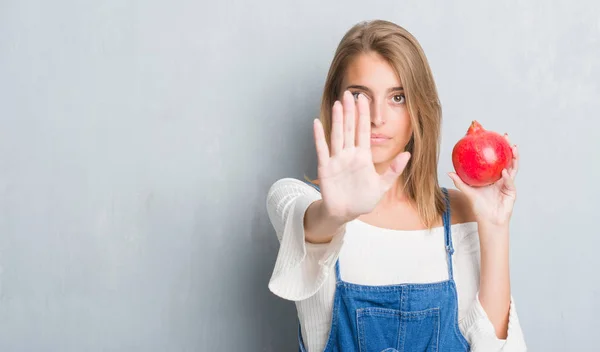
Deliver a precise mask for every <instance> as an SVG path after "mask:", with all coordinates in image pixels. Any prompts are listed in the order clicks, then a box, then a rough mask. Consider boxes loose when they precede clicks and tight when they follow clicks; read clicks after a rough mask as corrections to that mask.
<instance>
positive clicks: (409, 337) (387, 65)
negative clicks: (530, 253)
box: [267, 21, 526, 352]
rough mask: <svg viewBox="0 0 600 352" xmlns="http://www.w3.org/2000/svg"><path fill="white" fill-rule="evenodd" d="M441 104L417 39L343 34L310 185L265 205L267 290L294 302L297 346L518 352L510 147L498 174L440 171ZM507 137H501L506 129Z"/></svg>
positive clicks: (360, 30) (291, 182) (365, 26)
mask: <svg viewBox="0 0 600 352" xmlns="http://www.w3.org/2000/svg"><path fill="white" fill-rule="evenodd" d="M440 125H441V107H440V103H439V99H438V95H437V90H436V86H435V83H434V80H433V77H432V74H431V70H430V68H429V64H428V62H427V59H426V57H425V54H424V53H423V51H422V48H421V47H420V45H419V43H418V42H417V40H416V39H415V38H414V37H413V36H412V35H411V34H410V33H409V32H407V31H406V30H405V29H403V28H402V27H399V26H398V25H395V24H393V23H390V22H386V21H372V22H365V23H360V24H357V25H356V26H354V27H353V28H351V29H350V30H349V31H348V33H346V35H345V36H344V37H343V39H342V41H341V42H340V44H339V47H338V49H337V51H336V53H335V57H334V59H333V62H332V64H331V67H330V70H329V74H328V76H327V80H326V83H325V89H324V93H323V99H322V105H321V116H320V119H317V120H315V121H314V125H313V130H314V139H315V145H316V151H317V158H318V170H317V173H318V179H317V180H316V181H314V182H310V184H309V183H306V182H302V181H299V180H295V179H291V178H284V179H281V180H278V181H277V182H275V183H274V184H273V186H272V187H271V189H270V190H269V194H268V199H267V208H268V213H269V217H270V220H271V223H272V224H273V227H274V228H275V231H276V233H277V236H278V238H279V240H280V243H281V247H280V250H279V253H278V257H277V262H276V264H275V269H274V271H273V275H272V277H271V280H270V282H269V289H270V290H271V291H272V292H273V293H274V294H276V295H278V296H280V297H282V298H284V299H288V300H292V301H295V302H296V307H297V310H298V318H299V321H300V329H299V330H300V331H299V344H300V351H323V350H324V351H361V352H364V351H377V352H379V351H444V352H445V351H469V350H471V351H485V352H489V351H524V350H526V347H525V342H524V339H523V335H522V331H521V328H520V325H519V321H518V317H517V313H516V310H515V305H514V302H513V300H512V297H511V293H510V279H509V265H508V247H509V221H510V217H511V213H512V209H513V204H514V202H515V197H516V189H515V185H514V178H515V175H516V173H517V168H518V151H517V148H516V146H513V153H514V159H513V162H512V165H511V166H510V167H509V168H508V170H504V171H503V174H502V179H501V180H499V181H498V182H496V183H495V184H493V185H490V186H487V187H481V188H472V187H469V186H467V185H465V184H464V183H463V182H462V181H461V180H460V178H458V177H457V175H456V174H455V173H449V174H448V175H449V177H450V178H451V179H452V181H453V182H454V185H455V186H456V188H458V190H447V189H445V188H441V187H440V186H439V184H438V179H437V161H438V152H439V140H440ZM506 138H507V139H508V137H507V136H506Z"/></svg>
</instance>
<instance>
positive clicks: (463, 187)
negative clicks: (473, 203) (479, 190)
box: [448, 172, 473, 198]
mask: <svg viewBox="0 0 600 352" xmlns="http://www.w3.org/2000/svg"><path fill="white" fill-rule="evenodd" d="M448 176H449V177H450V179H451V180H452V182H453V183H454V186H455V187H456V188H457V189H458V190H459V191H461V192H463V193H464V194H465V196H467V197H468V198H470V196H471V191H472V190H473V189H472V187H471V186H469V185H467V184H466V183H464V181H463V180H462V179H461V178H460V177H459V176H458V175H457V174H456V172H449V173H448Z"/></svg>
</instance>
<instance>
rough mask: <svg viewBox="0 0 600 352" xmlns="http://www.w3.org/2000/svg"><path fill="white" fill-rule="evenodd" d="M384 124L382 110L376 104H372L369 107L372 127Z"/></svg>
mask: <svg viewBox="0 0 600 352" xmlns="http://www.w3.org/2000/svg"><path fill="white" fill-rule="evenodd" d="M384 123H385V119H384V116H383V109H382V108H381V107H380V106H379V104H378V103H377V102H374V103H373V104H372V106H371V125H372V126H373V127H379V126H381V125H383V124H384Z"/></svg>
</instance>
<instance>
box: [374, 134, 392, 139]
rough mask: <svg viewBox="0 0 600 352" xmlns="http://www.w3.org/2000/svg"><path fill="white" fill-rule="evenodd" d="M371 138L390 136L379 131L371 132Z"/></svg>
mask: <svg viewBox="0 0 600 352" xmlns="http://www.w3.org/2000/svg"><path fill="white" fill-rule="evenodd" d="M371 138H375V139H390V137H388V136H386V135H384V134H381V133H371Z"/></svg>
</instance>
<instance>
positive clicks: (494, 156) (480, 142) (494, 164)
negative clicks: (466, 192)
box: [452, 121, 513, 187]
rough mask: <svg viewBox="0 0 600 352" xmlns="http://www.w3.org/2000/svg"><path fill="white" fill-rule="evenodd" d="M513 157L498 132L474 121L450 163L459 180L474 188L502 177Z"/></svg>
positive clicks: (457, 144) (456, 146) (453, 152)
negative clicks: (488, 129) (486, 128)
mask: <svg viewBox="0 0 600 352" xmlns="http://www.w3.org/2000/svg"><path fill="white" fill-rule="evenodd" d="M512 158H513V154H512V148H511V147H510V144H508V142H507V141H506V139H505V138H504V137H503V136H502V135H500V134H499V133H496V132H493V131H487V130H485V129H484V128H483V127H481V125H480V124H479V122H477V121H473V122H472V123H471V126H470V127H469V130H468V131H467V134H466V135H465V136H464V137H463V138H461V139H460V140H459V141H458V142H457V143H456V145H455V146H454V149H453V150H452V164H453V165H454V170H456V174H457V175H458V176H459V177H460V179H461V180H462V181H463V182H464V183H466V184H468V185H470V186H473V187H481V186H487V185H490V184H492V183H494V182H496V181H498V180H499V179H500V178H502V170H503V169H504V168H507V167H508V166H509V165H510V163H511V161H512Z"/></svg>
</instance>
